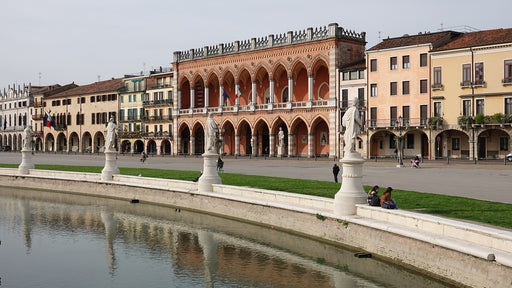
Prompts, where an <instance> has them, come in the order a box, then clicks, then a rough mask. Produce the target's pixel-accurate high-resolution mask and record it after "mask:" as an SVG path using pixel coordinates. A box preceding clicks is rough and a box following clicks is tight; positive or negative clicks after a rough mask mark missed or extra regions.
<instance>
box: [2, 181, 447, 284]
mask: <svg viewBox="0 0 512 288" xmlns="http://www.w3.org/2000/svg"><path fill="white" fill-rule="evenodd" d="M368 237H371V235H368ZM0 241H1V242H0V287H20V288H21V287H23V288H30V287H75V288H76V287H123V288H124V287H185V288H188V287H295V288H296V287H336V288H340V287H429V288H432V287H434V288H436V287H451V286H449V284H446V283H442V282H440V281H437V280H435V279H432V278H429V277H426V276H424V275H420V274H418V273H415V272H413V271H410V270H407V269H405V268H403V267H400V266H397V265H394V264H391V263H387V262H383V261H379V260H378V259H376V258H375V257H369V258H359V257H355V253H356V252H359V251H352V250H350V249H346V248H342V247H339V246H334V245H330V244H326V243H324V242H321V241H316V240H313V239H309V238H304V237H300V236H297V235H293V234H290V233H286V232H283V231H279V230H278V229H273V227H262V226H257V225H252V224H248V223H242V222H238V221H234V220H230V219H226V218H219V217H215V216H211V215H205V214H201V213H197V212H191V211H186V210H182V209H181V210H180V209H176V208H172V207H163V206H157V205H148V204H142V203H135V204H133V203H129V202H128V201H120V200H112V199H106V198H96V197H86V196H78V195H71V194H64V193H52V192H48V191H37V190H28V189H17V188H7V187H0Z"/></svg>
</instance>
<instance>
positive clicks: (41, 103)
mask: <svg viewBox="0 0 512 288" xmlns="http://www.w3.org/2000/svg"><path fill="white" fill-rule="evenodd" d="M32 106H34V108H39V107H43V101H34V103H32Z"/></svg>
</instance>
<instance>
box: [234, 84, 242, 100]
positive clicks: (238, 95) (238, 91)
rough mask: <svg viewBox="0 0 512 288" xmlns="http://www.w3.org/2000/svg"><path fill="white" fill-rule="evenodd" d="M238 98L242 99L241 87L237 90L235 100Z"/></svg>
mask: <svg viewBox="0 0 512 288" xmlns="http://www.w3.org/2000/svg"><path fill="white" fill-rule="evenodd" d="M238 97H242V90H240V87H238V89H237V90H236V94H235V99H236V98H238Z"/></svg>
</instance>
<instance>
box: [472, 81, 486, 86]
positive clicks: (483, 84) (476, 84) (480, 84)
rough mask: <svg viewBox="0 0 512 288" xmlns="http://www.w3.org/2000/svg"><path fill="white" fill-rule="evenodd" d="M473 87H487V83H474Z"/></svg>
mask: <svg viewBox="0 0 512 288" xmlns="http://www.w3.org/2000/svg"><path fill="white" fill-rule="evenodd" d="M473 87H485V81H484V80H477V81H475V82H474V83H473Z"/></svg>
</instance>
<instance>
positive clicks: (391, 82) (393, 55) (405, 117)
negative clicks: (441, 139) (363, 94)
mask: <svg viewBox="0 0 512 288" xmlns="http://www.w3.org/2000/svg"><path fill="white" fill-rule="evenodd" d="M458 35H460V33H456V32H452V31H445V32H439V33H426V34H418V35H413V36H409V35H405V36H403V37H398V38H388V39H385V40H384V41H382V42H381V43H379V44H377V45H376V46H374V47H372V48H370V49H368V50H367V52H366V65H367V75H368V77H367V81H368V82H367V83H368V89H367V90H368V92H367V95H368V97H367V103H368V112H367V114H368V130H367V133H368V139H369V143H368V148H369V153H368V154H369V155H370V157H389V156H392V155H395V152H396V154H397V156H398V158H399V159H402V158H403V157H412V156H414V155H421V156H422V157H425V158H428V157H431V152H430V151H431V144H430V143H431V140H430V139H431V138H430V130H429V127H428V119H429V104H430V89H429V82H430V61H429V57H428V54H429V51H430V50H431V49H435V48H437V47H439V46H441V45H443V44H445V43H447V42H449V41H451V40H452V39H454V38H455V37H457V36H458ZM398 154H400V155H398Z"/></svg>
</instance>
